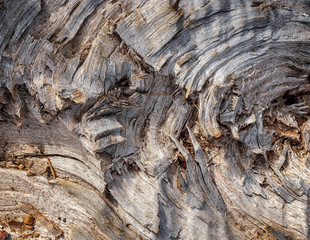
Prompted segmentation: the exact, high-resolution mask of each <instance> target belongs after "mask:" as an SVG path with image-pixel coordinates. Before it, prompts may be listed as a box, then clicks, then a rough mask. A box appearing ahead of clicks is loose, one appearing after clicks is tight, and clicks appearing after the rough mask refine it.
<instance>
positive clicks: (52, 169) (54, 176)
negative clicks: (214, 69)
mask: <svg viewBox="0 0 310 240" xmlns="http://www.w3.org/2000/svg"><path fill="white" fill-rule="evenodd" d="M46 159H47V163H48V166H49V168H50V170H51V173H52V176H53V179H56V174H55V170H54V168H53V166H52V163H51V161H50V159H49V158H48V157H46Z"/></svg>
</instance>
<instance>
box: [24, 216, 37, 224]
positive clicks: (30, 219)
mask: <svg viewBox="0 0 310 240" xmlns="http://www.w3.org/2000/svg"><path fill="white" fill-rule="evenodd" d="M33 222H34V217H33V216H29V215H26V216H23V223H24V224H27V225H32V224H33Z"/></svg>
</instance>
